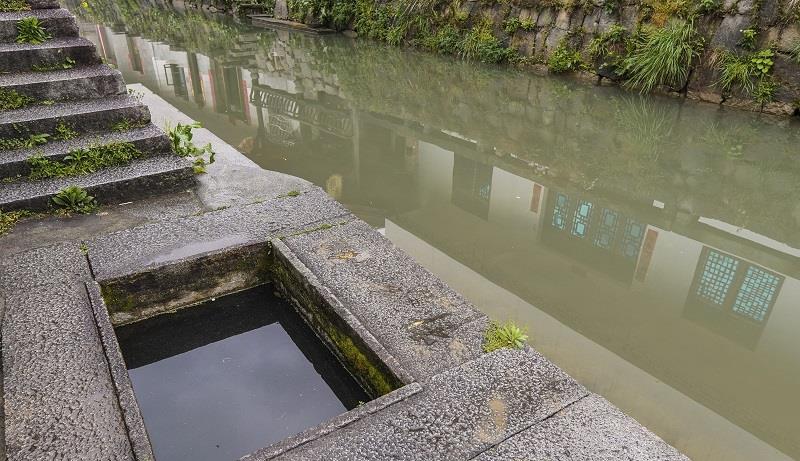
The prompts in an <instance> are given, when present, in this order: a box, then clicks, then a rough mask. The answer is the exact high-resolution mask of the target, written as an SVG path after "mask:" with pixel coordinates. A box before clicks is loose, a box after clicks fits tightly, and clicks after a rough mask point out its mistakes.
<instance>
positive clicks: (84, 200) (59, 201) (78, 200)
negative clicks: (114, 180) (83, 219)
mask: <svg viewBox="0 0 800 461" xmlns="http://www.w3.org/2000/svg"><path fill="white" fill-rule="evenodd" d="M53 203H55V204H56V206H58V207H59V209H60V210H61V211H62V212H63V213H65V214H71V213H80V214H89V213H92V212H94V211H95V210H96V209H97V201H96V200H95V198H94V197H92V196H91V195H89V193H88V192H86V190H85V189H83V188H82V187H79V186H69V187H65V188H64V189H61V191H59V193H58V194H56V195H55V196H54V197H53Z"/></svg>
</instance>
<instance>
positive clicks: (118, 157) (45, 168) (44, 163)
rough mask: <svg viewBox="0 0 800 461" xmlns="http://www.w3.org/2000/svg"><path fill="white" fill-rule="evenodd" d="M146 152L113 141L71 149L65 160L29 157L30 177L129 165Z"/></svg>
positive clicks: (89, 171) (78, 172)
mask: <svg viewBox="0 0 800 461" xmlns="http://www.w3.org/2000/svg"><path fill="white" fill-rule="evenodd" d="M143 155H144V154H143V153H142V152H141V151H140V150H139V149H137V148H136V146H134V145H133V144H131V143H112V144H106V145H102V146H92V147H88V148H86V149H75V150H72V151H70V152H69V153H68V154H67V155H66V156H65V157H64V158H63V160H50V159H47V158H44V157H42V156H35V157H32V158H30V159H28V166H29V167H30V169H31V171H30V174H29V177H30V179H46V178H65V177H71V176H78V175H83V174H90V173H94V172H96V171H99V170H102V169H104V168H110V167H114V166H121V165H127V164H129V163H130V162H132V161H133V160H135V159H137V158H139V157H142V156H143Z"/></svg>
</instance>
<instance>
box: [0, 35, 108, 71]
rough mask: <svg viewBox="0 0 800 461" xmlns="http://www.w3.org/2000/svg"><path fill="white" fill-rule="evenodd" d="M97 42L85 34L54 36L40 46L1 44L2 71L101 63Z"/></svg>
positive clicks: (0, 59) (0, 60) (0, 66)
mask: <svg viewBox="0 0 800 461" xmlns="http://www.w3.org/2000/svg"><path fill="white" fill-rule="evenodd" d="M100 63H101V60H100V57H99V56H98V55H97V52H96V51H95V47H94V44H93V43H92V42H90V41H89V40H86V39H85V38H82V37H72V38H63V37H62V38H54V39H52V40H48V41H46V42H45V43H42V44H40V45H31V44H27V43H24V44H20V43H0V74H2V73H7V72H30V71H35V70H36V67H38V68H39V69H42V71H44V69H48V70H63V69H65V68H70V69H71V68H75V67H80V66H86V65H94V64H100Z"/></svg>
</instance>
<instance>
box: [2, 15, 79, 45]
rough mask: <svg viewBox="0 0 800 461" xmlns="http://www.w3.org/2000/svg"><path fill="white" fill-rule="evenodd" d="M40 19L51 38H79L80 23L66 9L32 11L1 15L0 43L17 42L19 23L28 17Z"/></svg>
mask: <svg viewBox="0 0 800 461" xmlns="http://www.w3.org/2000/svg"><path fill="white" fill-rule="evenodd" d="M31 16H33V17H36V18H39V21H40V22H41V24H42V27H43V28H44V30H45V31H47V33H48V34H50V36H51V37H53V38H57V37H77V36H78V23H77V22H76V21H75V17H74V16H72V15H71V14H70V12H69V11H67V10H65V9H48V10H31V11H21V12H19V13H0V43H14V42H16V41H17V23H18V22H19V21H20V20H21V19H23V18H27V17H31Z"/></svg>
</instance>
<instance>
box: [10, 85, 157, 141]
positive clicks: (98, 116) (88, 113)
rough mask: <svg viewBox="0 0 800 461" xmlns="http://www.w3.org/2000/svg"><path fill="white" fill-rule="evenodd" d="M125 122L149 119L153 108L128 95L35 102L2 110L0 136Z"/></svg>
mask: <svg viewBox="0 0 800 461" xmlns="http://www.w3.org/2000/svg"><path fill="white" fill-rule="evenodd" d="M122 121H129V122H139V123H138V124H139V125H146V124H147V123H149V122H150V111H149V110H148V109H147V106H144V105H142V103H141V102H139V101H138V100H137V99H135V98H132V97H130V96H127V95H123V96H115V97H111V98H105V99H90V100H86V101H73V102H64V103H57V104H53V105H51V106H44V105H35V106H29V107H25V108H22V109H16V110H10V111H6V112H3V116H2V118H0V138H23V139H25V138H28V137H29V136H31V135H36V134H41V133H46V134H49V135H51V139H50V140H52V138H53V137H55V134H56V133H57V128H58V127H59V126H62V127H64V126H66V127H69V128H70V129H72V130H74V131H76V132H77V134H78V135H85V134H90V133H98V132H108V131H112V126H113V125H114V124H116V123H119V122H122Z"/></svg>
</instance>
